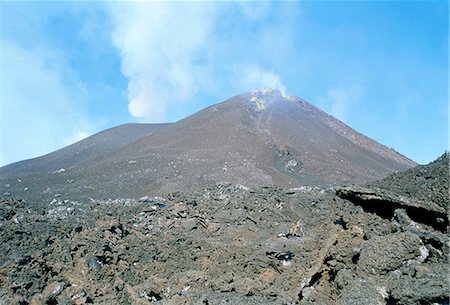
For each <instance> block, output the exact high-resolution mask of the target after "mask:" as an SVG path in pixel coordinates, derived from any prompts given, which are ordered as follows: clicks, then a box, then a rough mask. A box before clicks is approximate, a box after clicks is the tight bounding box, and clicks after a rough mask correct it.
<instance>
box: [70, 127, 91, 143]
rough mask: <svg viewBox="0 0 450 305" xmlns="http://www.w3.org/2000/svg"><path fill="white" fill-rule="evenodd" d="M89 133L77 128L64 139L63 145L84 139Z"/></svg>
mask: <svg viewBox="0 0 450 305" xmlns="http://www.w3.org/2000/svg"><path fill="white" fill-rule="evenodd" d="M90 135H91V133H90V132H86V131H84V130H80V129H78V130H77V131H75V133H73V134H72V135H71V136H69V137H68V138H66V139H64V145H70V144H73V143H76V142H78V141H81V140H83V139H86V138H87V137H89V136H90Z"/></svg>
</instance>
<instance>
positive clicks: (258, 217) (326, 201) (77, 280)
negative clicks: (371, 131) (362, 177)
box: [0, 153, 449, 305]
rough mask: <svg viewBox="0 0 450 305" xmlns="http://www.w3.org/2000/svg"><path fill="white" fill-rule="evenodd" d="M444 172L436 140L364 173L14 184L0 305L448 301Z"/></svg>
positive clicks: (2, 235)
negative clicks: (76, 185) (28, 190)
mask: <svg viewBox="0 0 450 305" xmlns="http://www.w3.org/2000/svg"><path fill="white" fill-rule="evenodd" d="M448 177H449V155H448V153H446V154H445V155H443V156H442V157H441V158H439V159H438V160H437V161H435V162H433V163H431V164H429V165H426V166H419V167H416V168H414V169H410V170H408V171H406V172H401V173H397V174H394V175H392V176H390V177H388V178H386V179H384V180H381V181H379V182H376V183H370V185H365V186H357V185H353V186H346V187H336V188H334V187H327V188H322V187H314V186H306V187H297V188H290V189H289V188H278V187H247V186H244V185H235V184H214V185H210V186H203V187H198V188H197V189H193V190H191V191H189V192H188V191H184V192H175V193H169V194H162V193H161V194H160V195H161V196H162V197H157V198H153V197H148V198H141V199H140V200H139V199H138V200H137V199H114V200H111V199H110V200H99V199H90V200H79V201H75V200H74V199H70V198H68V199H64V198H60V197H56V198H55V199H54V200H52V201H50V202H37V201H36V202H32V201H24V200H18V199H17V197H16V194H14V193H12V194H11V196H6V197H3V198H2V199H1V200H0V244H1V253H2V255H1V256H0V287H1V288H0V304H91V303H94V304H346V305H348V304H448V297H449V290H448V254H449V251H448V247H449V238H448V194H449V193H448V191H449V190H448ZM15 198H16V199H15ZM417 211H419V212H420V213H417Z"/></svg>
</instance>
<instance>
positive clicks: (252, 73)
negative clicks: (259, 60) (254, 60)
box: [234, 65, 286, 95]
mask: <svg viewBox="0 0 450 305" xmlns="http://www.w3.org/2000/svg"><path fill="white" fill-rule="evenodd" d="M235 73H236V75H235V77H234V82H235V87H237V88H238V89H241V90H242V89H244V88H261V87H269V88H273V89H278V90H280V91H281V93H282V94H283V95H286V86H285V85H284V84H283V82H282V81H281V78H280V76H279V75H277V74H275V73H274V72H272V71H268V70H265V69H263V68H261V67H259V66H256V65H248V66H244V67H242V66H240V67H239V69H236V71H235Z"/></svg>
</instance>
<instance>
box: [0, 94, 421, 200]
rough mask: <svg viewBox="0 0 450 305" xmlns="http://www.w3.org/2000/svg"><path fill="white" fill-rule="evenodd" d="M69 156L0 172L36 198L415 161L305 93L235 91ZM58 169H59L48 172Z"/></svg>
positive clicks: (340, 176) (253, 181) (355, 177)
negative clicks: (102, 149) (94, 151)
mask: <svg viewBox="0 0 450 305" xmlns="http://www.w3.org/2000/svg"><path fill="white" fill-rule="evenodd" d="M130 136H131V135H130ZM130 140H131V139H130ZM100 146H101V144H100ZM44 158H45V157H44ZM73 158H74V154H73V153H71V152H70V151H67V153H66V154H65V155H64V157H63V158H62V159H61V162H53V161H52V160H48V161H46V160H42V162H43V163H45V162H47V163H46V165H45V166H42V167H41V168H40V169H39V170H37V171H34V173H32V174H28V175H26V174H27V173H29V172H33V171H32V170H28V171H25V170H23V169H24V168H27V164H28V163H27V162H30V161H27V162H25V163H22V164H21V167H18V168H17V170H16V171H14V172H11V171H6V169H2V170H1V171H0V174H1V179H2V180H3V181H2V186H3V185H5V184H8V185H9V189H10V190H12V191H14V190H22V189H24V188H27V192H26V193H24V194H23V196H24V198H33V199H37V198H40V199H45V198H46V197H49V198H52V196H54V195H55V194H61V195H62V196H66V197H68V198H73V199H78V198H82V197H93V198H118V197H121V198H123V197H130V198H136V197H140V196H144V195H157V194H161V193H168V192H173V191H178V190H180V191H183V190H187V189H190V188H192V187H201V186H203V185H206V184H209V183H218V182H219V183H237V184H243V185H247V186H257V185H268V186H270V185H272V186H283V187H295V186H300V185H327V184H335V183H346V182H367V181H371V180H375V179H380V178H383V177H385V176H387V175H388V174H389V173H391V172H394V171H397V170H404V169H407V168H410V167H412V166H415V165H416V164H415V163H414V162H413V161H411V160H409V159H407V158H406V157H404V156H402V155H400V154H398V153H397V152H395V151H393V150H391V149H389V148H387V147H385V146H383V145H381V144H379V143H377V142H375V141H373V140H371V139H369V138H367V137H365V136H364V135H362V134H360V133H358V132H356V131H354V130H353V129H351V128H350V127H348V126H346V125H345V124H343V123H342V122H340V121H339V120H337V119H335V118H333V117H332V116H330V115H328V114H326V113H325V112H323V111H321V110H319V109H317V108H315V107H314V106H312V105H310V104H309V103H307V102H305V101H303V100H302V99H300V98H297V97H292V96H290V97H284V96H283V95H282V94H281V93H280V91H278V90H272V89H261V90H256V91H252V92H247V93H244V94H241V95H238V96H235V97H233V98H231V99H229V100H227V101H225V102H223V103H220V104H217V105H214V106H211V107H208V108H206V109H204V110H202V111H200V112H198V113H196V114H194V115H191V116H189V117H187V118H185V119H183V120H181V121H178V122H177V123H174V124H170V125H168V126H165V127H163V128H160V129H159V130H156V131H154V132H153V133H152V134H150V135H147V136H144V137H141V138H139V137H138V138H137V139H135V141H134V142H133V141H129V143H127V144H126V145H120V146H116V149H111V150H110V151H109V152H106V153H102V154H101V155H99V156H97V157H95V158H86V159H84V160H83V161H82V162H79V163H76V164H74V163H73V162H71V160H73ZM38 160H39V159H38ZM63 160H67V163H65V162H63ZM35 162H36V161H35ZM38 163H39V162H38ZM11 166H14V165H11ZM29 167H30V168H33V166H32V165H30V166H29ZM21 168H22V170H21ZM60 168H64V169H65V170H64V171H63V172H61V171H59V172H55V171H58V170H59V169H60ZM18 179H20V181H21V182H18V181H19V180H18ZM68 183H70V185H68Z"/></svg>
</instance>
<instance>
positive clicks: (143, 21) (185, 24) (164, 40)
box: [109, 2, 285, 122]
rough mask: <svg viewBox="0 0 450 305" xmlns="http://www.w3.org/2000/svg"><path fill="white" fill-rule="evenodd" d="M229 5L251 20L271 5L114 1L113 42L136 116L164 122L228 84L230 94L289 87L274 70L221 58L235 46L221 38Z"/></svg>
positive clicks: (265, 11)
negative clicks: (179, 109)
mask: <svg viewBox="0 0 450 305" xmlns="http://www.w3.org/2000/svg"><path fill="white" fill-rule="evenodd" d="M255 5H256V4H255ZM257 6H259V5H257ZM230 9H234V10H237V11H239V9H240V10H241V14H242V16H244V17H245V16H248V15H249V14H252V18H250V19H249V20H250V21H249V22H253V21H254V22H256V21H257V19H258V16H260V17H264V16H266V15H267V14H268V9H267V5H266V4H264V5H261V9H259V10H256V9H255V10H253V11H252V10H251V7H249V6H248V5H236V4H229V3H205V2H176V3H175V2H165V3H164V2H127V3H111V4H110V5H109V12H110V14H111V16H112V21H113V27H114V29H113V36H112V38H113V43H114V45H115V47H116V48H117V49H118V51H119V55H120V58H121V71H122V73H123V75H124V76H125V77H126V78H127V79H128V110H129V112H130V113H131V114H132V115H133V116H135V117H137V118H139V119H140V120H141V121H150V122H163V121H165V120H167V117H168V116H169V115H170V112H171V110H173V109H174V108H175V107H177V106H178V105H179V104H180V103H183V102H187V101H190V100H192V99H193V98H194V97H195V95H196V94H198V93H199V92H207V91H208V90H209V91H214V90H216V91H219V90H220V88H225V87H227V88H230V89H231V90H236V92H228V94H230V95H231V94H233V93H237V92H239V91H241V90H242V91H247V90H251V89H255V88H258V87H274V88H279V89H281V90H283V91H285V86H284V84H283V83H282V82H281V79H280V77H279V76H278V75H276V74H275V73H274V72H272V71H269V70H267V69H264V68H262V67H260V66H259V65H257V64H250V65H249V64H247V63H242V60H241V59H239V58H236V62H233V63H229V62H222V61H221V60H222V59H223V58H224V53H223V52H224V51H223V49H225V48H228V47H229V46H230V45H229V44H228V43H229V42H228V40H227V39H226V38H224V37H221V35H223V32H222V31H223V29H218V27H219V25H218V24H219V23H220V21H222V20H221V19H220V18H223V17H224V16H225V15H226V12H227V10H230ZM222 25H223V24H222ZM242 37H243V38H241V37H240V36H239V35H238V36H237V37H233V39H237V40H239V39H241V40H240V42H242V39H245V35H242ZM227 44H228V45H227ZM249 47H250V46H249ZM243 51H245V50H243ZM225 55H226V54H225ZM240 61H241V62H240ZM230 67H233V68H230ZM207 93H210V92H207Z"/></svg>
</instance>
